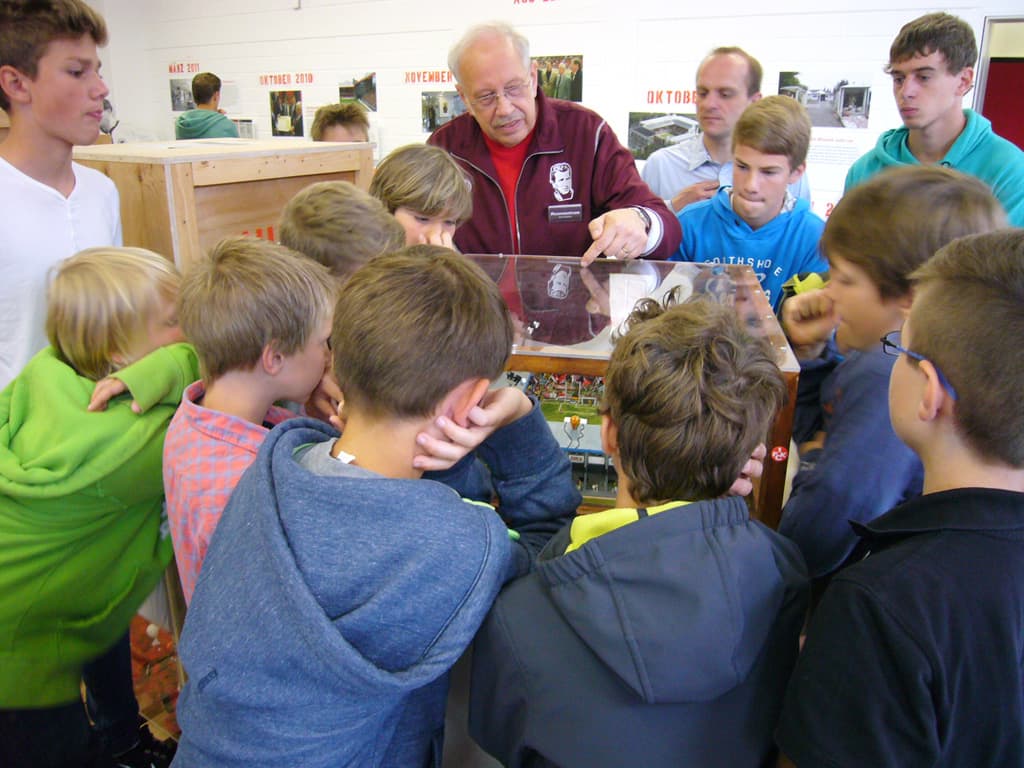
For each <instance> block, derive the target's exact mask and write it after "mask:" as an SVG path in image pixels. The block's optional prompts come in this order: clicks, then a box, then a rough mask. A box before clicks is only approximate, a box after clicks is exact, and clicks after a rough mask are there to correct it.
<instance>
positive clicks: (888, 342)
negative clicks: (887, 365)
mask: <svg viewBox="0 0 1024 768" xmlns="http://www.w3.org/2000/svg"><path fill="white" fill-rule="evenodd" d="M899 340H900V332H899V331H889V332H888V333H887V334H885V336H883V337H882V351H883V352H885V354H887V355H892V356H893V357H899V356H900V355H901V354H903V355H906V356H907V357H909V358H910V359H911V360H917V361H918V362H928V363H931V365H932V367H933V368H934V369H935V373H937V374H938V376H939V382H940V383H941V384H942V388H943V389H945V390H946V392H948V393H949V396H950V397H952V398H953V399H954V400H956V399H957V398H956V389H954V388H953V385H952V384H950V383H949V379H947V378H946V375H945V374H944V373H943V372H942V371H941V370H940V369H939V366H937V365H935V363H934V362H932V361H931V360H929V359H928V358H927V357H925V356H924V355H921V354H918V353H917V352H911V351H910V350H909V349H907V348H906V347H902V346H900V343H899Z"/></svg>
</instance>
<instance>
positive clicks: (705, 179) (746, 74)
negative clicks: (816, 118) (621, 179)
mask: <svg viewBox="0 0 1024 768" xmlns="http://www.w3.org/2000/svg"><path fill="white" fill-rule="evenodd" d="M760 98H761V64H760V62H758V60H757V59H755V58H754V57H753V56H751V55H750V54H749V53H747V52H746V51H744V50H743V49H742V48H734V47H728V48H715V50H713V51H712V52H711V53H709V54H708V55H707V57H705V59H704V61H702V62H701V63H700V66H699V67H698V68H697V122H698V123H700V132H699V133H692V134H690V135H689V136H687V137H686V138H685V139H683V140H682V141H680V142H679V143H678V144H674V145H673V146H671V147H665V148H664V149H659V150H658V151H657V152H655V153H654V154H652V155H651V156H650V158H649V159H648V160H647V164H646V165H645V166H644V169H643V173H642V176H643V180H644V181H646V182H647V184H648V186H650V188H651V190H653V192H654V193H655V194H656V195H658V196H659V197H662V198H664V200H665V202H666V204H667V205H669V207H671V208H672V210H673V211H675V212H676V213H678V212H679V211H681V210H683V208H685V207H686V206H688V205H690V204H692V203H697V202H700V201H701V200H708V199H710V198H711V197H713V196H714V194H715V192H717V191H718V188H719V187H726V186H732V130H733V127H734V126H735V125H736V121H737V120H739V119H740V115H742V114H743V110H745V109H746V108H747V107H748V106H750V105H751V104H753V103H754V102H755V101H757V100H758V99H760ZM790 192H791V193H792V195H793V196H794V197H796V198H802V199H804V200H807V201H808V202H810V200H811V189H810V186H809V185H808V183H807V176H806V174H805V175H803V176H801V177H800V179H799V180H798V181H797V182H795V183H794V184H792V185H791V187H790Z"/></svg>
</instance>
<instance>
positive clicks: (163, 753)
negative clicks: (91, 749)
mask: <svg viewBox="0 0 1024 768" xmlns="http://www.w3.org/2000/svg"><path fill="white" fill-rule="evenodd" d="M177 749H178V742H176V741H175V740H174V739H168V740H167V741H157V740H156V739H155V738H153V734H152V733H150V732H149V728H148V727H146V726H143V727H142V728H140V729H139V741H138V743H137V744H136V745H135V746H134V747H132V748H131V749H129V750H128V751H127V752H122V753H121V754H120V755H116V756H115V757H114V758H113V762H112V764H111V765H112V766H113V768H167V767H168V766H169V765H170V764H171V761H172V760H173V759H174V753H175V752H176V751H177Z"/></svg>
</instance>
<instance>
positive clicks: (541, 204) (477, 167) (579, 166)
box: [427, 90, 682, 259]
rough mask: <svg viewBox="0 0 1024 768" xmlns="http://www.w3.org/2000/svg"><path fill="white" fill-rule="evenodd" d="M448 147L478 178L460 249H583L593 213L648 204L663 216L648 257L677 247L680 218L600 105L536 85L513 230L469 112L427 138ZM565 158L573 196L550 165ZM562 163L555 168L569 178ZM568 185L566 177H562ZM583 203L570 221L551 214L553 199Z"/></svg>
mask: <svg viewBox="0 0 1024 768" xmlns="http://www.w3.org/2000/svg"><path fill="white" fill-rule="evenodd" d="M427 142H428V143H429V144H433V145H435V146H438V147H441V148H442V149H445V150H447V151H448V152H449V153H450V154H451V156H452V157H453V158H455V160H457V161H458V162H459V164H460V165H461V166H462V167H463V168H464V169H465V170H466V171H467V172H468V173H469V175H470V177H471V178H472V180H473V217H472V218H471V219H470V220H469V221H467V222H466V223H465V224H463V225H462V226H460V227H459V229H458V230H457V231H456V233H455V245H456V246H457V247H458V248H459V250H460V251H462V252H463V253H505V254H513V253H517V254H520V253H521V254H538V255H550V256H577V257H578V256H582V255H583V252H584V251H586V250H587V248H589V247H590V244H591V243H592V242H593V238H591V236H590V232H589V231H588V229H587V225H588V224H589V223H590V221H591V220H592V219H596V218H597V217H598V216H600V215H601V214H604V213H607V212H608V211H612V210H616V209H619V208H629V207H630V206H643V207H645V208H647V209H649V210H651V211H653V212H654V213H655V214H656V215H657V216H659V217H660V218H661V221H662V237H661V242H659V243H658V245H657V247H656V248H655V249H654V250H653V251H652V252H651V253H649V254H647V258H651V259H667V258H668V257H669V256H671V255H672V254H673V253H675V252H676V250H677V249H678V248H679V243H680V240H681V239H682V233H681V230H680V228H679V221H678V220H677V219H676V217H675V215H674V214H673V213H671V212H670V211H669V210H668V208H667V207H666V206H665V203H664V202H663V201H662V200H661V199H660V198H659V197H658V196H657V195H655V194H654V193H653V192H651V189H650V187H648V186H647V184H646V183H644V181H643V179H641V178H640V174H639V173H637V170H636V165H635V163H634V162H633V156H632V155H630V153H629V150H627V149H626V148H625V147H623V146H622V144H621V143H619V140H618V139H617V138H616V137H615V133H614V131H612V129H611V128H610V127H609V126H608V124H607V123H606V122H605V121H604V119H603V118H601V116H600V115H598V114H597V113H595V112H592V111H591V110H589V109H587V108H586V107H582V106H580V105H579V104H574V103H572V102H568V101H561V100H559V99H549V98H547V97H546V96H545V95H544V94H543V92H541V91H539V90H538V92H537V125H536V128H535V130H534V134H533V138H532V139H531V144H530V149H529V152H528V153H527V155H526V161H525V163H524V164H523V169H522V171H521V172H520V176H519V181H518V183H517V184H516V232H515V233H513V232H510V231H509V216H508V207H507V204H506V201H505V196H504V194H502V191H501V186H500V185H499V184H498V174H497V171H496V170H495V168H494V163H493V162H492V161H491V155H490V152H489V151H488V149H487V145H486V144H485V143H484V137H483V132H482V131H481V130H480V126H478V125H477V123H476V120H475V119H474V118H473V116H472V115H470V114H464V115H461V116H459V117H457V118H455V119H454V120H452V121H451V122H449V123H447V124H446V125H444V126H442V127H441V128H438V129H437V130H436V131H435V132H434V133H433V134H432V135H431V136H430V138H429V139H428V140H427ZM560 163H568V166H569V169H570V171H571V174H572V179H571V181H572V184H571V196H568V197H567V196H566V195H565V194H563V193H562V192H560V191H559V190H558V189H556V187H555V183H554V182H553V181H552V173H551V168H552V166H556V165H559V164H560ZM564 170H565V168H564V166H561V172H560V173H559V174H558V175H559V176H560V178H561V179H562V180H564V176H565V174H564ZM561 189H562V190H564V189H565V185H564V184H563V185H561ZM573 205H579V206H580V207H579V210H578V215H577V214H576V212H575V211H573V210H571V209H568V210H567V209H566V208H564V207H563V208H561V209H560V210H561V212H562V213H563V215H564V216H565V217H566V218H573V219H575V220H573V221H552V220H551V214H552V213H555V212H557V211H558V210H559V209H555V211H551V210H550V209H551V207H552V206H573Z"/></svg>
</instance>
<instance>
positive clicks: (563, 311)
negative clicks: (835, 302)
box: [469, 254, 800, 528]
mask: <svg viewBox="0 0 1024 768" xmlns="http://www.w3.org/2000/svg"><path fill="white" fill-rule="evenodd" d="M469 258H471V259H473V260H474V261H476V262H477V263H478V264H479V265H480V266H481V267H483V269H484V271H485V272H487V273H488V274H489V275H490V276H491V278H492V279H494V280H495V281H496V282H498V283H499V285H503V286H504V288H503V292H504V291H507V290H509V289H510V287H511V286H513V285H514V286H515V288H514V290H516V291H517V292H518V296H517V297H516V300H515V301H510V300H509V296H508V295H506V296H505V298H506V301H509V304H510V306H513V305H514V304H519V305H521V309H520V310H519V311H518V312H514V313H513V314H515V315H516V316H517V319H518V320H519V336H518V338H517V343H516V344H515V345H514V346H513V348H512V356H511V358H510V359H509V362H508V365H507V368H508V369H509V370H512V371H526V372H530V373H549V374H557V375H562V374H565V375H583V376H603V375H604V373H605V371H606V370H607V367H608V358H609V356H610V355H611V349H612V347H611V341H610V338H609V336H610V333H611V331H612V329H613V328H616V327H618V325H619V324H620V322H621V321H622V320H623V319H624V318H625V316H626V314H628V312H629V310H630V309H631V308H632V306H633V305H634V304H635V302H636V301H637V300H638V299H639V298H640V297H642V296H652V297H654V298H659V299H660V297H661V296H663V295H664V293H665V292H666V291H667V290H668V289H669V287H670V286H672V285H677V284H681V285H682V286H683V287H684V288H685V289H686V291H687V293H688V292H690V291H692V292H693V293H700V294H711V295H712V296H713V297H714V298H715V299H716V300H718V301H720V302H722V303H726V304H728V305H729V306H731V307H733V308H734V310H735V311H736V314H737V316H738V317H739V318H740V319H741V321H742V322H743V324H744V326H745V327H746V328H747V329H748V330H749V331H750V332H751V333H752V334H753V335H755V336H762V337H764V338H765V339H767V341H768V342H769V344H770V345H771V347H772V350H773V353H774V357H775V361H776V363H777V365H778V366H779V370H780V371H781V373H782V376H783V379H784V380H785V382H786V388H787V390H788V393H789V397H788V399H787V402H786V404H785V405H784V406H783V407H782V409H781V410H780V411H779V413H778V414H777V415H776V417H775V422H774V423H773V424H772V426H771V428H770V430H769V434H768V435H766V436H765V445H766V446H767V447H768V456H766V457H765V461H764V474H763V475H762V477H761V480H760V482H758V483H756V484H755V490H754V494H753V498H752V508H753V514H754V515H755V516H756V517H757V518H758V519H760V520H761V521H762V522H763V523H765V525H768V526H770V527H772V528H776V527H778V524H779V518H780V516H781V513H782V496H783V490H784V487H785V483H786V467H787V465H788V461H789V446H790V437H791V435H792V431H793V411H794V408H795V406H796V389H797V381H798V379H799V376H800V364H799V363H798V362H797V359H796V357H795V356H794V355H793V351H792V349H790V347H789V344H788V343H787V341H786V336H785V334H784V333H783V332H782V329H781V327H780V326H779V323H778V320H777V319H776V317H775V314H774V313H773V312H772V308H771V304H770V303H769V301H768V298H767V297H766V296H765V294H764V291H762V290H761V285H760V283H759V282H758V281H757V276H756V275H755V274H754V271H753V270H752V269H751V268H750V267H747V266H740V265H736V264H729V265H715V264H688V263H684V262H667V261H633V262H627V261H615V260H611V259H599V260H598V261H595V262H594V263H593V264H591V265H590V267H589V268H581V267H580V260H579V259H578V258H561V257H553V256H516V257H507V256H497V255H481V254H470V255H469ZM509 269H512V270H515V280H514V281H511V280H508V279H507V278H508V275H506V274H505V273H506V271H507V270H509ZM503 278H505V279H503ZM588 286H589V287H588ZM602 291H603V293H602ZM598 294H601V295H598ZM591 310H598V311H591ZM608 318H611V320H610V322H609V320H608ZM595 322H597V323H598V324H597V325H595V324H594V323H595Z"/></svg>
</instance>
